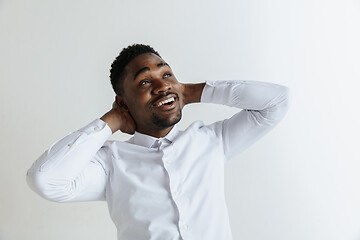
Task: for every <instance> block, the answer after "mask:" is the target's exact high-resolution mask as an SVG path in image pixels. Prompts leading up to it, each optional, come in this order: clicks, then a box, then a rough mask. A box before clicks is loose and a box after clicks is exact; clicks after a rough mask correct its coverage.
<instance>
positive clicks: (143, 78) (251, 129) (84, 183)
mask: <svg viewBox="0 0 360 240" xmlns="http://www.w3.org/2000/svg"><path fill="white" fill-rule="evenodd" d="M110 79H111V83H112V86H113V88H114V90H115V93H116V98H115V102H114V103H113V106H112V109H111V110H110V111H109V112H107V113H106V114H105V115H104V116H102V117H101V118H100V119H97V120H95V121H93V122H92V123H90V124H89V125H87V126H85V127H83V128H82V129H80V130H78V131H75V132H72V133H70V134H68V135H67V136H65V137H63V138H62V139H60V140H59V141H57V142H56V143H54V144H53V145H52V146H51V147H50V149H49V150H47V151H46V152H45V153H44V154H43V155H42V156H40V158H39V159H38V160H37V161H36V162H35V163H34V164H33V166H32V167H31V168H30V169H29V171H28V175H27V181H28V184H29V186H30V187H31V188H32V189H33V190H34V191H36V192H37V193H38V194H40V195H41V196H43V197H44V198H46V199H48V200H52V201H57V202H71V201H90V200H106V201H107V204H108V206H109V211H110V215H111V218H112V220H113V221H114V223H115V225H116V227H117V229H118V239H126V240H134V239H135V240H145V239H158V240H170V239H171V240H175V239H192V240H201V239H206V240H212V239H213V240H229V239H232V237H231V230H230V224H229V219H228V213H227V207H226V203H225V197H224V163H225V162H226V161H228V160H229V159H231V158H233V157H234V156H235V155H237V154H238V153H240V152H241V151H243V150H244V149H245V148H247V147H248V146H249V145H251V144H252V143H254V142H255V141H257V140H258V139H259V138H260V137H262V136H263V135H265V134H266V133H267V132H268V131H269V130H271V129H272V128H273V127H274V126H275V125H276V124H277V123H278V122H279V121H280V119H281V118H282V117H283V116H284V114H285V112H286V110H287V107H288V101H289V90H288V88H287V87H284V86H281V85H277V84H271V83H265V82H256V81H217V82H211V81H207V82H206V83H198V84H182V83H179V82H178V81H177V79H176V78H175V76H174V73H173V72H172V69H171V68H170V66H169V64H168V63H166V62H165V61H164V60H163V59H162V58H161V57H160V55H159V53H158V52H156V51H155V50H154V49H152V48H151V47H150V46H146V45H140V44H134V45H132V46H129V47H127V48H124V49H123V50H122V52H121V53H120V55H119V56H118V57H117V58H116V60H115V61H114V62H113V64H112V68H111V75H110ZM194 102H203V103H206V102H211V103H218V104H225V105H228V106H232V107H238V108H240V109H244V110H242V111H240V112H239V113H237V114H235V115H234V116H233V117H231V118H229V119H226V120H224V121H219V122H215V123H213V124H211V125H204V124H203V123H202V122H201V121H196V122H194V123H193V124H191V126H189V127H188V128H187V129H186V130H184V131H179V130H178V129H177V127H176V125H175V124H176V123H177V122H178V121H179V120H180V119H181V111H182V109H183V107H184V106H185V105H187V104H190V103H194ZM118 130H120V131H122V132H125V133H129V134H134V136H133V137H132V138H131V139H129V140H128V141H126V142H120V141H108V140H107V139H108V138H109V137H110V136H111V134H112V133H115V132H116V131H118Z"/></svg>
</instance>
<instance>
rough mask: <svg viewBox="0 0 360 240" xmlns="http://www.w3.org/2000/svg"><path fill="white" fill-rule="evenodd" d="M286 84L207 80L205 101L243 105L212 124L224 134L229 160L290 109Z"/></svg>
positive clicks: (276, 122) (222, 135) (204, 94)
mask: <svg viewBox="0 0 360 240" xmlns="http://www.w3.org/2000/svg"><path fill="white" fill-rule="evenodd" d="M289 101H290V93H289V88H288V87H286V86H282V85H278V84H274V83H267V82H259V81H207V82H206V85H205V87H204V90H203V92H202V95H201V102H204V103H217V104H223V105H227V106H230V107H236V108H240V109H243V110H241V111H240V112H238V113H237V114H235V115H234V116H232V117H231V118H229V119H226V120H224V121H218V122H215V123H213V124H211V125H209V126H207V127H209V128H211V129H212V130H213V131H214V132H215V134H216V135H217V137H218V138H220V140H221V143H222V146H223V149H224V154H225V157H226V160H229V159H231V158H232V157H234V156H235V155H237V154H239V153H240V152H241V151H243V150H245V149H246V148H248V147H249V146H250V145H252V144H253V143H255V142H256V141H257V140H259V139H260V138H261V137H263V136H264V135H265V134H266V133H268V132H269V131H270V130H271V129H273V128H274V127H275V126H276V125H277V124H278V123H279V122H280V120H281V119H282V118H283V117H284V115H285V113H286V112H287V109H288V106H289Z"/></svg>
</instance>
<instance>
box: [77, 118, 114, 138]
mask: <svg viewBox="0 0 360 240" xmlns="http://www.w3.org/2000/svg"><path fill="white" fill-rule="evenodd" d="M79 132H83V133H86V134H87V135H90V134H93V133H100V132H102V133H103V134H104V135H106V136H108V137H110V136H111V135H112V131H111V128H110V127H109V126H108V125H107V124H106V122H104V121H103V120H101V119H95V120H94V121H92V122H91V123H90V124H88V125H86V126H85V127H83V128H80V129H79Z"/></svg>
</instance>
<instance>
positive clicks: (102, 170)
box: [26, 103, 135, 202]
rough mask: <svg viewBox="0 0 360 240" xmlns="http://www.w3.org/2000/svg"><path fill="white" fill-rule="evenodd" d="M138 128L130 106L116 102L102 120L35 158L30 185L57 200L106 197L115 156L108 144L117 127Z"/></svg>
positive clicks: (132, 130)
mask: <svg viewBox="0 0 360 240" xmlns="http://www.w3.org/2000/svg"><path fill="white" fill-rule="evenodd" d="M134 129H135V125H134V122H133V120H132V118H131V117H130V116H129V114H128V113H127V111H126V109H123V108H122V107H121V106H119V105H118V104H116V103H114V104H113V108H112V109H111V110H110V111H109V112H108V113H106V114H105V115H104V116H103V117H102V118H101V120H100V119H97V120H95V121H93V122H92V123H90V124H89V125H87V126H85V127H84V128H81V129H80V130H78V131H75V132H72V133H70V134H68V135H67V136H65V137H63V138H61V139H60V140H58V141H57V142H55V143H54V144H53V145H52V146H51V147H50V148H49V149H48V150H47V151H46V152H45V153H44V154H42V155H41V156H40V157H39V158H38V159H37V160H36V161H35V163H34V164H33V165H32V166H31V168H30V169H29V170H28V172H27V178H26V179H27V182H28V184H29V186H30V188H31V189H33V190H34V191H35V192H37V193H38V194H39V195H41V196H42V197H44V198H46V199H48V200H51V201H57V202H68V201H94V200H104V199H105V186H106V181H107V175H108V167H107V164H108V162H109V160H110V159H111V158H112V154H111V151H110V149H109V148H108V147H106V146H104V143H105V141H106V140H107V139H108V138H109V137H110V136H111V134H112V133H113V132H115V131H117V130H121V131H123V132H127V133H130V134H131V133H133V132H134V131H135V130H134Z"/></svg>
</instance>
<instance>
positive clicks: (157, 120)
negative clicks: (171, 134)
mask: <svg viewBox="0 0 360 240" xmlns="http://www.w3.org/2000/svg"><path fill="white" fill-rule="evenodd" d="M181 117H182V112H181V110H179V111H178V113H177V114H176V116H174V117H171V118H164V117H161V116H159V115H157V114H153V115H152V123H153V124H154V125H155V126H157V127H158V129H159V130H160V129H165V128H168V127H171V126H173V125H175V124H177V123H178V122H179V121H180V120H181Z"/></svg>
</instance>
